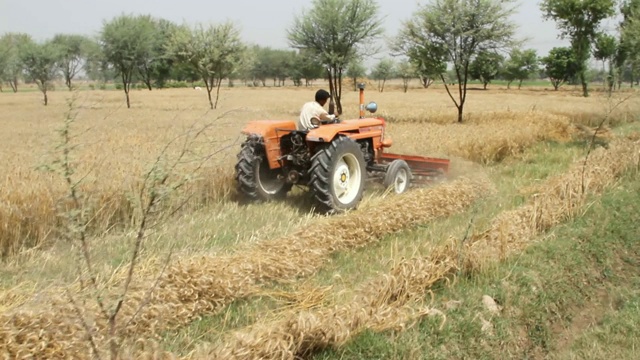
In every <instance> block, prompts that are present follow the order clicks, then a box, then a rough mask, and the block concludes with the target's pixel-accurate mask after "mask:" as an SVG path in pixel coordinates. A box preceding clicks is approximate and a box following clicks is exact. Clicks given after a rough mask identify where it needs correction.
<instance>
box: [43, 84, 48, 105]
mask: <svg viewBox="0 0 640 360" xmlns="http://www.w3.org/2000/svg"><path fill="white" fill-rule="evenodd" d="M42 93H43V94H44V106H47V105H48V104H49V98H48V97H47V89H46V88H45V89H44V90H43V91H42Z"/></svg>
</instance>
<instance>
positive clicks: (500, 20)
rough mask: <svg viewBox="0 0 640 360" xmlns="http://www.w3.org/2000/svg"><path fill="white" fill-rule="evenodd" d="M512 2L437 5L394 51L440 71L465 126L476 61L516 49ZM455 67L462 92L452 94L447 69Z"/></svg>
mask: <svg viewBox="0 0 640 360" xmlns="http://www.w3.org/2000/svg"><path fill="white" fill-rule="evenodd" d="M512 3H513V1H512V0H433V1H432V2H431V3H429V4H427V5H424V6H422V7H420V9H419V10H418V11H417V12H416V13H415V14H414V16H413V19H411V20H410V21H408V22H406V23H405V24H404V26H403V29H402V30H401V32H400V35H399V36H398V38H397V39H396V42H395V44H394V48H395V49H397V50H400V51H401V52H403V53H404V54H406V55H407V56H408V57H409V58H411V59H414V61H415V59H421V60H422V61H423V62H424V64H433V65H435V66H437V68H438V70H439V72H440V78H441V79H442V82H443V83H444V85H445V88H446V90H447V94H449V97H450V98H451V100H452V101H453V103H454V104H455V106H456V108H457V110H458V122H462V121H463V112H464V105H465V101H466V99H467V84H468V81H469V67H470V64H471V60H472V59H473V58H474V57H475V56H476V55H477V54H479V53H481V52H491V51H497V50H501V49H503V48H506V47H511V46H512V45H513V44H514V43H515V41H514V40H513V37H514V34H515V29H516V26H515V24H514V23H512V22H511V20H510V16H511V15H512V14H513V13H514V8H513V6H512ZM446 63H451V64H452V66H453V72H454V73H455V78H456V79H457V87H458V93H457V96H454V95H453V93H452V92H451V88H450V87H449V85H448V83H447V81H446V79H445V76H444V73H445V70H446V68H445V69H443V65H444V64H446Z"/></svg>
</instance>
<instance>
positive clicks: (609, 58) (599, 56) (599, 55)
mask: <svg viewBox="0 0 640 360" xmlns="http://www.w3.org/2000/svg"><path fill="white" fill-rule="evenodd" d="M617 50H618V41H617V40H616V38H615V37H613V36H611V35H608V34H604V33H600V34H598V35H597V36H596V41H595V46H594V49H593V57H594V58H595V59H596V60H599V61H602V73H603V75H604V74H606V69H605V67H606V64H607V63H608V64H609V74H608V76H607V78H606V80H605V81H604V82H603V83H604V86H605V87H606V88H608V89H609V91H611V90H613V84H614V73H615V71H614V66H615V56H616V52H617Z"/></svg>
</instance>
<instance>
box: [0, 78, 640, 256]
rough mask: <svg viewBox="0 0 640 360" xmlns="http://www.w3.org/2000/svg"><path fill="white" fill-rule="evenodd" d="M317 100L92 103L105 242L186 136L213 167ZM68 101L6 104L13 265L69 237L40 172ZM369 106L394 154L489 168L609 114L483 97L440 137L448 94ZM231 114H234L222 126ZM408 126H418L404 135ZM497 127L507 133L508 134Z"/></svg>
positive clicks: (82, 148)
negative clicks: (162, 156) (244, 136)
mask: <svg viewBox="0 0 640 360" xmlns="http://www.w3.org/2000/svg"><path fill="white" fill-rule="evenodd" d="M320 86H322V85H320ZM312 90H313V89H305V88H301V89H291V88H283V89H256V88H253V89H249V88H234V89H226V88H225V89H223V92H222V99H221V104H222V106H221V109H220V110H218V111H207V110H206V105H207V104H206V100H205V99H204V97H203V95H202V93H201V92H197V91H193V90H189V89H181V90H163V91H152V92H148V91H135V92H134V93H133V94H132V99H133V108H132V109H126V108H124V107H123V101H122V100H123V97H122V94H121V93H120V92H117V91H114V92H104V91H88V92H83V93H81V95H80V98H79V100H78V102H77V110H78V117H77V121H76V123H75V124H74V128H72V129H71V130H72V133H73V134H75V135H76V137H75V138H74V140H73V142H72V144H71V145H72V146H74V153H73V160H74V161H75V162H76V164H77V174H78V176H84V174H88V176H87V178H86V179H85V180H84V183H83V190H84V193H85V194H89V195H90V198H91V199H90V202H91V203H92V204H93V206H92V211H93V215H94V216H93V221H92V228H93V230H94V231H95V232H98V233H99V232H104V231H110V230H112V229H114V228H116V229H117V228H127V227H129V226H130V225H135V223H136V221H137V219H138V218H139V216H137V214H136V209H137V205H136V203H135V201H133V200H132V194H135V193H136V191H137V189H138V188H139V186H140V183H139V179H140V177H141V176H142V175H143V174H144V173H145V171H146V169H148V167H149V166H150V164H151V163H152V162H153V161H154V158H155V157H156V156H158V154H159V153H160V152H161V149H162V147H163V146H165V144H167V143H168V142H170V141H171V140H172V139H175V138H176V136H178V135H180V134H185V133H187V132H188V130H189V129H190V128H191V127H192V126H195V127H196V128H198V127H204V126H212V127H211V129H210V130H209V131H208V132H206V133H205V135H204V136H203V137H202V138H201V139H200V141H196V142H194V143H192V144H191V150H192V151H194V154H193V157H194V158H198V157H200V158H202V157H204V156H206V155H207V154H211V153H212V152H214V151H215V150H219V149H220V148H221V147H224V146H226V145H229V144H234V143H235V142H238V141H241V139H240V138H239V130H240V128H241V127H242V125H243V124H244V123H245V122H246V121H247V120H250V119H295V117H296V116H297V114H298V109H299V107H300V104H302V103H303V102H305V101H307V100H308V99H309V98H310V94H311V93H312V92H313V91H312ZM69 97H70V94H69V93H68V92H62V91H61V92H53V93H52V94H51V105H50V106H48V107H43V106H42V105H40V102H39V97H38V94H37V93H36V92H34V93H17V94H8V93H7V94H0V106H2V108H3V109H5V111H3V112H2V113H1V114H0V123H1V124H2V128H3V131H1V132H0V144H2V145H0V147H1V149H2V151H1V152H0V154H2V155H0V160H1V161H0V171H2V173H3V174H4V179H0V181H1V183H0V184H1V186H0V252H1V254H2V255H3V256H7V255H10V254H14V253H16V252H19V251H22V250H23V249H25V248H26V249H28V248H32V247H37V246H42V245H46V244H47V242H48V240H51V239H55V238H57V237H58V236H57V234H56V231H57V230H58V229H59V227H58V226H57V225H58V223H59V219H58V214H59V211H58V210H57V208H58V206H59V200H60V199H61V198H63V197H64V193H65V185H64V184H63V183H62V181H61V180H60V179H58V178H56V177H55V176H52V174H48V173H44V172H41V171H38V170H36V168H37V167H38V166H39V165H42V164H48V163H51V160H52V157H51V152H52V151H53V150H54V148H55V146H56V144H57V142H58V140H57V136H56V133H55V132H56V129H58V128H59V127H60V126H61V124H62V119H63V118H64V117H65V112H66V111H67V110H68V109H67V108H66V105H65V101H66V100H67V99H68V98H69ZM248 99H250V101H247V100H248ZM369 100H375V101H377V102H378V103H379V105H380V107H381V109H382V110H381V112H380V115H382V116H384V117H388V118H389V120H390V121H391V123H392V124H393V125H392V126H391V127H390V135H391V136H392V137H393V138H395V139H396V144H397V145H396V148H394V151H395V150H396V149H397V150H399V151H412V152H415V153H418V154H423V155H437V154H446V155H452V156H460V157H463V158H467V159H471V160H473V161H478V162H483V163H490V162H494V161H499V160H501V159H503V158H504V157H506V156H510V155H512V154H514V153H517V152H519V151H521V150H522V148H524V147H526V146H530V145H531V144H532V143H533V142H535V141H538V140H540V139H542V138H548V137H551V138H556V137H559V138H566V137H567V136H568V134H569V133H570V132H571V129H570V128H569V127H568V125H567V120H566V118H563V117H559V116H554V115H549V113H565V114H573V115H575V116H577V115H576V114H578V115H579V114H598V113H599V112H600V109H602V105H603V104H604V103H605V100H604V99H603V98H600V97H598V96H597V95H596V96H594V97H593V98H591V99H584V98H580V97H579V96H575V94H573V93H572V92H570V91H561V92H557V93H555V92H543V91H537V90H531V91H524V90H523V91H504V90H495V91H487V92H472V93H471V94H470V96H469V102H468V105H467V111H468V114H469V116H468V120H469V124H468V125H463V126H458V125H444V126H442V127H439V126H436V125H433V123H440V124H444V123H449V124H451V123H452V122H454V121H455V111H454V109H453V108H452V104H451V102H450V100H449V99H448V98H447V96H446V94H445V93H444V92H443V91H442V89H437V88H432V89H428V90H412V91H411V92H409V93H407V94H404V93H400V92H385V93H382V94H380V93H376V92H372V91H369V92H368V94H367V101H369ZM357 101H358V97H357V93H356V92H346V93H345V94H344V109H345V114H344V115H343V118H349V117H355V116H356V114H357ZM636 107H637V104H636V103H635V102H631V101H630V102H629V103H628V104H624V106H622V107H620V108H619V109H617V110H616V111H619V112H620V113H621V114H634V113H636V112H634V111H635V109H636ZM532 109H535V111H532ZM577 109H579V110H580V111H576V110H577ZM228 111H231V113H229V114H226V115H225V116H224V117H223V118H222V119H219V120H214V119H216V118H217V117H219V116H221V115H222V114H223V113H225V112H228ZM573 115H572V116H573ZM584 116H591V115H584ZM625 116H628V115H625ZM401 121H408V122H410V123H411V124H409V125H407V124H401V123H397V122H401ZM425 121H428V122H429V123H427V124H424V126H421V127H420V131H416V128H417V126H415V124H416V122H425ZM394 123H397V124H394ZM496 123H499V124H501V125H503V126H501V127H500V128H499V131H497V132H496V131H495V129H496V127H495V126H494V125H495V124H496ZM478 134H480V135H481V136H477V135H478ZM410 144H420V145H419V146H418V145H416V146H412V145H410ZM179 150H180V147H179V146H173V147H171V148H170V149H169V151H168V152H167V156H168V157H169V158H170V157H171V156H172V155H176V153H177V152H178V151H179ZM236 152H237V147H232V148H231V149H228V150H227V151H223V152H222V153H220V154H217V155H216V156H215V157H213V158H212V159H210V160H209V161H207V162H206V163H205V167H204V168H203V169H202V170H201V171H200V172H198V174H195V175H196V178H195V179H193V182H192V183H191V188H190V189H188V190H189V191H190V201H189V203H188V207H187V208H186V209H187V210H193V209H196V208H200V207H203V206H206V205H207V204H209V203H210V202H215V201H223V200H225V199H227V198H228V196H229V194H230V193H231V192H232V191H233V183H232V181H231V180H232V179H231V172H232V167H231V164H232V163H233V162H234V155H235V153H236ZM193 166H194V165H193V164H184V166H181V167H179V168H178V169H177V175H178V176H181V175H185V174H191V173H192V171H193ZM221 169H222V170H221ZM181 200H182V199H180V200H178V201H177V202H180V201H181ZM168 206H169V207H170V206H171V204H169V205H168Z"/></svg>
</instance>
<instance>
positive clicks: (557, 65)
mask: <svg viewBox="0 0 640 360" xmlns="http://www.w3.org/2000/svg"><path fill="white" fill-rule="evenodd" d="M542 64H544V69H545V71H546V73H547V76H548V77H549V80H551V84H552V85H553V88H554V89H555V90H556V91H557V90H558V88H560V86H562V84H564V83H565V82H567V81H569V80H570V79H572V78H573V77H575V76H576V75H578V72H579V70H580V64H579V63H578V60H577V59H576V58H575V54H574V52H573V49H571V48H568V47H558V48H553V49H551V51H550V52H549V55H548V56H546V57H544V58H542Z"/></svg>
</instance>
